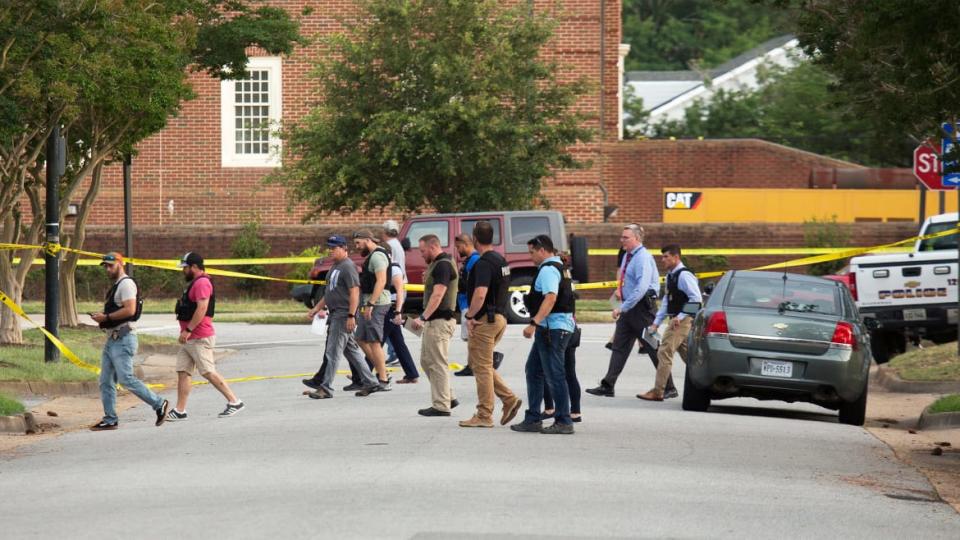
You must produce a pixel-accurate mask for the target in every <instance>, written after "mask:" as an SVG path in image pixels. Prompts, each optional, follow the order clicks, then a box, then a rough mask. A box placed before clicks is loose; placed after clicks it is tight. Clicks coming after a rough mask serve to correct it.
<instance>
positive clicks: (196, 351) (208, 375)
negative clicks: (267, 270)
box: [167, 252, 243, 422]
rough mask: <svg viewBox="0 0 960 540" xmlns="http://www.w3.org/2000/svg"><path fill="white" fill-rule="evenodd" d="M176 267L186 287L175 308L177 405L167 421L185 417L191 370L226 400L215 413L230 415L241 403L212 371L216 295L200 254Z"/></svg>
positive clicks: (189, 256) (218, 375)
mask: <svg viewBox="0 0 960 540" xmlns="http://www.w3.org/2000/svg"><path fill="white" fill-rule="evenodd" d="M177 266H178V267H179V268H181V269H182V270H183V279H184V280H185V281H186V282H187V288H186V289H184V290H183V296H182V297H181V298H180V300H178V301H177V306H176V308H175V312H176V316H177V322H178V323H179V324H180V337H179V338H178V339H177V341H179V342H180V351H179V352H178V353H177V406H176V407H175V408H174V409H173V410H171V411H170V413H169V414H167V421H169V422H179V421H183V420H186V419H187V399H188V398H189V397H190V389H191V388H192V386H191V381H190V378H191V376H192V375H193V370H194V369H197V370H198V371H199V372H200V375H203V377H204V378H205V379H207V380H208V381H210V384H212V385H213V387H214V388H216V389H217V390H218V391H219V392H220V394H222V395H223V397H225V398H226V399H227V408H226V409H224V410H223V412H221V413H220V414H219V415H218V416H220V417H221V418H225V417H227V416H233V415H235V414H237V413H238V412H240V411H242V410H243V402H242V401H240V400H239V399H237V396H236V395H234V393H233V390H231V389H230V386H229V385H228V384H227V381H225V380H223V377H221V376H220V374H219V373H217V370H216V364H215V361H214V355H213V348H214V345H215V344H216V335H215V332H214V329H213V316H214V315H215V313H216V306H217V296H216V294H214V290H213V281H212V280H211V279H210V276H209V275H207V273H206V272H204V266H203V257H201V256H200V254H199V253H193V252H188V253H187V254H185V255H184V256H183V257H182V258H181V259H180V263H179V264H178V265H177Z"/></svg>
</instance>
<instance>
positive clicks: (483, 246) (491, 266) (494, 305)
mask: <svg viewBox="0 0 960 540" xmlns="http://www.w3.org/2000/svg"><path fill="white" fill-rule="evenodd" d="M473 240H474V243H475V244H476V246H477V251H479V252H480V259H479V260H478V261H477V263H476V264H475V265H474V266H473V270H471V271H470V276H469V277H468V279H467V298H468V299H470V307H469V308H467V328H468V330H469V332H470V338H469V341H467V358H468V360H467V362H468V363H469V365H470V367H471V368H472V369H473V378H474V380H475V381H476V383H477V401H478V403H477V412H476V414H474V415H473V417H472V418H470V419H469V420H464V421H462V422H460V427H493V405H494V401H493V400H494V394H496V396H497V397H499V398H500V400H501V401H503V416H502V417H501V418H500V424H501V425H506V424H507V423H509V422H510V420H513V418H514V417H515V416H516V415H517V411H519V410H520V406H521V405H522V404H523V402H522V401H521V400H520V398H518V397H517V396H515V395H514V394H513V392H512V391H511V390H510V388H509V387H508V386H507V384H506V383H505V382H503V379H502V378H501V377H500V374H499V373H497V372H496V370H494V369H493V349H494V348H495V347H496V346H497V343H499V342H500V340H501V339H502V338H503V334H504V332H505V331H506V329H507V318H506V316H505V313H506V312H507V304H508V302H509V298H510V267H509V266H507V260H506V259H504V258H503V255H500V254H499V253H497V252H496V251H494V250H493V226H492V225H490V222H489V221H478V222H477V224H476V225H475V226H474V227H473Z"/></svg>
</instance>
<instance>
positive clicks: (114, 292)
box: [90, 252, 169, 431]
mask: <svg viewBox="0 0 960 540" xmlns="http://www.w3.org/2000/svg"><path fill="white" fill-rule="evenodd" d="M100 266H102V267H103V268H104V270H106V272H107V277H109V278H110V280H111V281H112V282H113V286H112V287H110V290H109V291H108V292H107V296H106V298H105V299H104V303H103V311H102V312H100V313H91V314H90V317H91V318H92V319H93V320H94V321H96V322H97V324H98V325H99V326H100V328H102V329H104V330H105V331H106V332H107V342H106V343H105V344H104V345H103V354H102V356H101V357H100V401H102V402H103V419H102V420H100V423H98V424H95V425H93V426H91V427H90V429H91V430H93V431H107V430H112V429H117V425H118V419H117V410H116V405H117V386H116V385H117V383H118V382H119V383H120V384H122V385H123V387H124V388H126V389H127V390H129V391H130V392H132V393H133V395H135V396H137V397H138V398H140V399H141V400H143V401H144V403H146V404H148V405H150V406H151V407H153V410H154V411H155V412H156V413H157V422H156V425H157V426H159V425H161V424H163V421H164V418H165V417H166V415H167V409H168V407H169V404H168V403H167V400H165V399H163V398H161V397H160V396H158V395H156V394H154V393H153V392H151V391H150V389H149V388H147V385H145V384H143V381H141V380H140V379H138V378H137V377H136V375H134V374H133V355H134V354H136V352H137V345H138V343H137V335H136V334H134V333H133V328H132V327H131V326H130V323H131V322H133V321H135V320H137V319H139V318H140V306H139V305H138V304H139V303H140V302H139V301H140V299H139V298H138V294H137V292H138V291H137V284H136V282H134V281H133V278H131V277H130V276H128V275H127V274H126V272H124V270H123V255H121V254H119V253H116V252H111V253H107V254H106V255H104V256H103V259H102V260H101V262H100Z"/></svg>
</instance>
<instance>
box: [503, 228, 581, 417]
mask: <svg viewBox="0 0 960 540" xmlns="http://www.w3.org/2000/svg"><path fill="white" fill-rule="evenodd" d="M527 251H528V252H529V253H530V257H531V258H532V259H533V262H535V263H536V264H537V265H538V266H537V274H536V276H535V277H534V278H533V287H532V288H531V289H530V292H529V293H528V294H526V295H524V298H523V301H524V304H525V305H526V307H527V310H529V311H530V313H532V314H533V317H532V318H531V319H530V324H529V325H528V326H527V327H526V328H524V329H523V337H525V338H527V339H530V337H533V347H532V348H531V349H530V355H529V356H528V357H527V366H526V374H527V403H528V404H529V408H528V409H527V410H526V413H525V414H524V419H523V422H520V423H518V424H514V425H512V426H510V429H512V430H513V431H520V432H527V433H534V432H536V433H545V434H548V435H570V434H573V420H572V419H571V418H570V393H569V391H568V389H567V379H566V374H565V372H564V365H563V364H564V355H565V354H566V350H567V345H568V344H569V343H570V336H572V335H573V331H574V328H575V325H574V321H573V310H574V296H573V285H572V281H571V279H570V276H569V272H567V271H565V269H564V268H563V261H561V260H560V257H558V256H557V255H556V250H555V249H554V247H553V240H551V239H550V237H549V236H547V235H545V234H541V235H538V236H535V237H534V238H533V239H532V240H530V241H529V242H527ZM544 385H548V386H549V387H550V393H551V394H552V395H553V401H554V409H555V411H554V415H553V418H554V423H553V425H552V426H549V427H543V422H542V420H541V415H540V404H541V403H542V402H543V388H544Z"/></svg>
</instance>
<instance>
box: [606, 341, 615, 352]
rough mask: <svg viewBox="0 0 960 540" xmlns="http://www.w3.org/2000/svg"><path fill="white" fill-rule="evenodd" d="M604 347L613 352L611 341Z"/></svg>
mask: <svg viewBox="0 0 960 540" xmlns="http://www.w3.org/2000/svg"><path fill="white" fill-rule="evenodd" d="M604 347H605V348H606V349H607V350H609V351H612V350H613V342H612V341H608V342H607V344H606V345H604Z"/></svg>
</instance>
